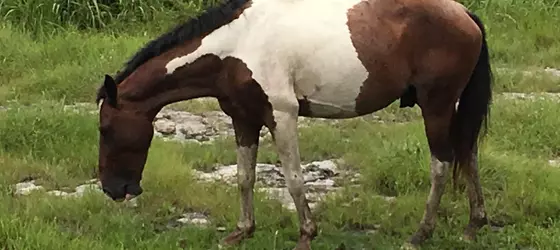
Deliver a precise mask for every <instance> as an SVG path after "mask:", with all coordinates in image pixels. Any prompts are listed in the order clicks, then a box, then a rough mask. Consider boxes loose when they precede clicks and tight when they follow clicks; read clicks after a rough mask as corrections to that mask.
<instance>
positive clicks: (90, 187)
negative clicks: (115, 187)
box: [75, 184, 101, 196]
mask: <svg viewBox="0 0 560 250" xmlns="http://www.w3.org/2000/svg"><path fill="white" fill-rule="evenodd" d="M88 191H94V192H101V189H100V188H99V186H98V185H97V184H84V185H80V186H78V187H76V192H75V195H76V196H83V194H84V193H86V192H88Z"/></svg>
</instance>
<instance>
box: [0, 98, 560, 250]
mask: <svg viewBox="0 0 560 250" xmlns="http://www.w3.org/2000/svg"><path fill="white" fill-rule="evenodd" d="M16 106H17V105H15V104H14V109H11V110H10V111H7V112H4V113H3V114H1V115H0V128H1V129H0V131H2V132H1V133H0V142H1V145H2V153H1V154H0V159H1V160H0V163H1V164H2V166H3V170H4V171H2V172H1V173H0V180H2V181H1V182H0V183H1V184H0V190H4V192H2V195H1V196H0V204H2V205H1V206H0V209H4V211H6V212H2V213H0V214H2V215H1V216H0V244H1V243H2V242H3V241H4V242H5V243H4V244H7V245H9V246H10V247H11V248H10V249H40V248H41V249H44V248H48V249H53V248H56V249H58V248H59V247H62V246H63V245H64V246H65V247H69V248H70V249H79V248H84V247H87V248H92V249H121V248H122V246H125V247H126V248H127V249H128V248H134V249H154V248H155V249H171V248H174V247H175V245H176V244H177V242H179V241H181V242H182V240H185V241H186V242H187V244H188V245H189V246H191V247H192V249H214V248H215V246H216V243H217V241H218V240H219V239H220V238H221V237H223V236H224V234H225V233H220V232H216V231H215V229H214V227H217V226H226V227H227V228H228V229H231V228H232V226H233V225H234V223H235V221H236V218H237V215H238V197H237V193H236V191H235V189H232V188H228V187H226V186H220V185H217V184H202V183H197V182H196V181H194V180H193V179H192V175H191V170H192V169H193V168H195V167H196V168H200V167H205V166H209V165H213V164H215V163H224V164H230V163H234V162H235V154H234V144H233V140H232V139H231V138H230V139H227V140H224V141H221V142H218V143H216V144H212V145H204V146H199V145H195V144H185V145H181V144H176V143H169V142H162V141H160V140H156V141H155V143H154V145H153V147H152V149H151V152H150V156H149V160H148V165H147V169H146V170H145V174H144V176H145V177H144V180H143V184H144V188H145V190H146V191H145V194H143V195H142V196H141V197H140V200H139V207H137V208H128V207H126V206H123V205H122V204H117V203H113V202H112V201H108V199H107V198H106V197H104V196H103V195H101V194H91V195H88V196H87V197H86V198H85V199H83V200H79V201H64V200H62V199H60V198H57V197H45V196H44V195H41V194H34V195H32V196H30V197H18V198H13V197H10V196H9V195H8V194H9V187H10V186H9V185H10V184H13V183H16V182H17V181H19V180H21V179H23V178H25V177H28V176H34V177H36V178H38V181H39V182H40V183H41V184H44V185H45V186H46V187H49V188H65V187H73V186H75V185H77V184H79V183H83V182H84V181H86V180H88V179H90V178H92V172H91V170H92V169H94V168H95V166H96V151H95V150H94V147H95V142H96V139H97V131H96V127H95V122H94V120H95V115H92V114H87V113H79V114H77V113H73V112H65V111H63V110H62V106H61V105H60V104H56V103H54V104H53V103H50V104H44V105H40V106H32V107H27V108H26V109H25V111H23V110H18V109H15V108H16ZM495 107H496V108H495V110H494V112H493V123H492V127H491V133H490V134H489V137H488V138H487V140H486V141H485V143H484V144H483V145H484V146H483V147H482V156H481V176H482V177H481V178H482V185H483V187H484V194H485V196H486V199H487V208H488V211H489V213H490V215H491V216H492V218H493V219H496V220H497V221H500V222H502V223H505V224H507V225H508V226H506V227H505V229H504V231H502V232H491V231H490V230H488V229H484V230H483V231H482V232H481V233H480V238H479V241H478V242H477V243H475V244H472V245H467V244H465V243H463V242H461V241H460V240H458V236H459V235H460V232H461V229H462V227H463V226H464V225H465V223H466V221H467V219H468V205H467V202H466V195H464V194H460V195H457V194H454V193H453V192H451V191H448V192H447V194H446V195H445V196H444V200H443V202H442V208H441V210H440V218H439V220H438V223H439V224H438V229H437V231H436V233H435V235H434V238H433V240H431V241H429V242H428V243H427V245H426V246H425V249H441V247H442V246H446V247H448V248H455V249H457V248H460V249H481V248H484V249H490V248H491V249H513V248H515V247H534V248H537V249H553V246H556V245H558V244H560V238H559V237H558V234H559V233H560V231H559V230H558V228H560V227H558V222H559V221H558V218H559V217H560V208H559V207H558V206H557V204H559V203H560V186H558V185H557V182H558V180H560V170H559V169H556V168H552V167H550V166H548V163H547V161H548V160H549V159H552V158H555V157H558V155H559V152H560V133H559V132H558V131H557V130H556V129H554V128H555V126H556V125H557V124H559V123H560V119H559V118H557V117H556V116H554V115H553V114H556V113H558V112H560V105H558V104H557V103H554V102H548V101H535V102H520V101H511V100H498V101H497V102H496V105H495ZM527 114H531V115H527ZM26 126H31V127H26ZM72 127H73V128H74V129H70V128H72ZM300 131H301V133H300V135H301V152H302V159H303V160H304V161H311V160H320V159H324V158H325V157H342V158H343V159H344V160H345V161H346V162H347V164H348V165H349V166H350V167H351V168H353V169H355V170H357V171H359V172H360V173H362V179H361V182H362V183H363V184H362V185H361V186H360V187H354V188H349V189H348V190H346V191H345V192H343V193H342V194H341V195H339V196H336V197H334V198H333V199H332V200H329V201H328V202H327V203H326V204H324V205H323V206H322V207H320V208H319V210H318V212H317V213H316V214H317V218H318V219H319V222H320V227H321V229H322V232H321V235H320V236H319V237H318V238H317V241H316V243H314V246H315V248H316V249H333V248H335V247H336V246H337V245H338V244H340V243H344V244H345V245H346V247H348V248H349V249H360V247H361V246H365V247H368V248H373V249H392V248H395V247H397V246H398V245H399V244H400V243H401V242H402V240H404V239H406V237H407V236H408V235H409V234H410V233H412V232H413V230H414V229H415V227H416V226H417V223H418V220H419V219H420V217H421V215H422V212H423V209H424V202H425V198H426V196H427V192H428V190H429V188H430V182H429V165H428V164H429V151H428V150H427V145H426V139H425V136H424V133H423V126H422V123H421V121H420V120H418V119H413V121H411V122H409V123H406V124H400V125H397V124H396V123H392V122H388V123H385V124H379V123H368V122H363V121H359V120H348V121H344V122H342V123H339V124H337V125H320V124H319V125H316V126H314V127H311V128H302V129H301V130H300ZM341 138H347V139H348V140H341ZM276 160H277V157H276V154H275V153H274V151H273V149H272V146H271V145H269V144H264V145H263V146H262V148H261V151H260V154H259V161H261V162H275V161H276ZM379 194H381V195H391V196H396V197H397V201H396V202H395V203H393V204H388V203H386V202H383V201H381V200H379V199H376V198H374V197H375V195H379ZM257 197H258V199H257V201H256V212H257V220H258V226H259V228H258V231H257V233H256V236H255V238H254V239H251V240H249V241H247V242H246V243H245V245H243V246H242V247H240V248H239V249H263V248H264V249H273V248H272V247H271V245H270V242H271V239H276V244H277V247H276V248H275V249H285V248H287V247H290V246H293V244H294V241H295V239H296V236H297V220H296V217H295V215H294V214H293V213H290V212H288V211H286V210H284V209H283V208H281V206H280V205H279V203H277V202H276V201H273V200H268V199H264V195H262V194H259V195H258V196H257ZM355 198H357V199H355ZM7 211H11V212H10V213H8V212H7ZM183 211H203V212H206V213H209V214H210V215H211V218H212V219H213V223H214V224H213V226H212V227H211V228H209V229H196V228H189V227H185V228H174V229H166V228H165V224H167V223H168V222H169V221H171V220H172V219H173V218H176V217H177V216H179V215H180V214H181V212H183ZM373 224H379V225H381V229H380V230H379V232H378V233H377V234H374V235H366V234H364V233H361V232H359V231H358V230H357V229H356V228H357V227H363V226H367V225H373ZM277 230H278V234H276V231H277ZM18 237H22V238H21V239H19V240H18Z"/></svg>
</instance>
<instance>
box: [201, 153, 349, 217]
mask: <svg viewBox="0 0 560 250" xmlns="http://www.w3.org/2000/svg"><path fill="white" fill-rule="evenodd" d="M338 164H340V163H337V162H336V161H335V160H324V161H314V162H311V163H308V164H304V165H302V173H303V179H304V181H305V188H306V197H307V199H308V200H309V202H310V207H315V206H316V203H318V202H320V201H322V200H323V199H324V197H326V196H327V195H328V194H333V193H335V192H334V191H338V190H339V189H340V188H339V187H338V184H337V181H336V180H337V179H340V178H346V177H351V178H356V177H359V175H357V174H354V173H349V172H347V171H342V170H340V169H339V168H338V166H337V165H338ZM194 174H195V177H196V178H197V179H198V180H200V181H212V182H216V181H221V182H225V183H227V184H229V185H236V183H237V165H227V166H218V167H216V168H215V170H214V171H212V172H210V173H205V172H201V171H196V170H195V172H194ZM256 179H257V183H258V185H259V186H261V188H260V189H259V190H261V191H263V192H265V193H266V194H267V195H268V196H269V197H271V198H273V199H277V200H279V201H280V203H282V205H283V206H284V207H286V208H287V209H290V210H295V205H294V204H293V200H292V197H291V195H290V194H289V192H288V189H287V188H286V181H285V178H284V174H283V171H282V168H281V167H280V166H277V165H274V164H263V163H258V164H257V167H256Z"/></svg>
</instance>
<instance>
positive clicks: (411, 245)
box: [401, 242, 418, 250]
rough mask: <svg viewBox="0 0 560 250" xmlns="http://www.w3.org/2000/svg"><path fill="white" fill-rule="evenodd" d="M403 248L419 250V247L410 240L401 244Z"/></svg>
mask: <svg viewBox="0 0 560 250" xmlns="http://www.w3.org/2000/svg"><path fill="white" fill-rule="evenodd" d="M401 249H402V250H417V249H418V247H416V246H415V245H414V244H412V243H410V242H405V243H404V244H403V245H402V246H401Z"/></svg>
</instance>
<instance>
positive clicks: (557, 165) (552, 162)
mask: <svg viewBox="0 0 560 250" xmlns="http://www.w3.org/2000/svg"><path fill="white" fill-rule="evenodd" d="M548 164H549V165H550V166H552V167H555V168H560V160H549V161H548Z"/></svg>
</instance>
